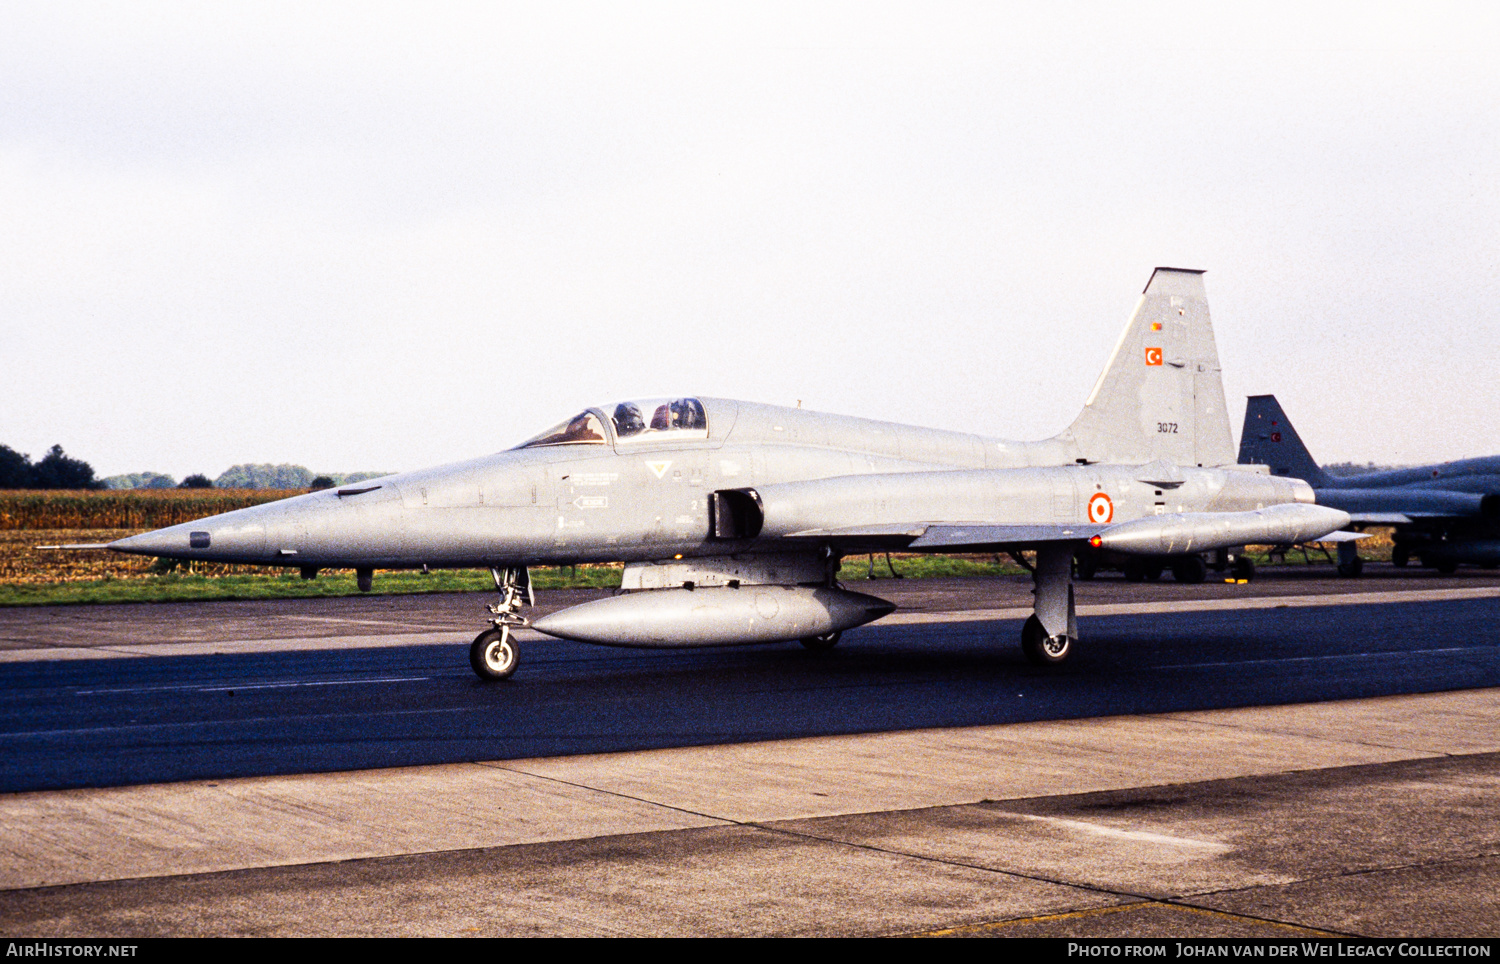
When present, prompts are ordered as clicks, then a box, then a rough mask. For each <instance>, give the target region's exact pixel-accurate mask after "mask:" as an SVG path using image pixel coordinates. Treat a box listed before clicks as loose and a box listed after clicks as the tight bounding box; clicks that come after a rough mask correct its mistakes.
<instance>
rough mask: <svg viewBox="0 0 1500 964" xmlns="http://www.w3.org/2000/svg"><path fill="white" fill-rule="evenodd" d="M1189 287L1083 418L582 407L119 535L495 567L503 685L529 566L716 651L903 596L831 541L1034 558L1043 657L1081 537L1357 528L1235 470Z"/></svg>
mask: <svg viewBox="0 0 1500 964" xmlns="http://www.w3.org/2000/svg"><path fill="white" fill-rule="evenodd" d="M1233 455H1234V445H1233V440H1232V439H1231V437H1230V431H1229V420H1228V415H1227V413H1226V411H1225V405H1224V389H1223V385H1222V383H1221V380H1220V375H1219V359H1218V351H1217V349H1216V347H1215V345H1214V337H1213V327H1212V325H1211V323H1210V321H1209V316H1208V303H1207V300H1206V298H1205V295H1204V290H1203V279H1202V273H1201V272H1198V271H1184V270H1179V269H1172V268H1158V269H1157V270H1156V271H1155V272H1154V273H1153V275H1152V277H1151V280H1150V282H1149V284H1148V285H1147V286H1146V289H1145V292H1144V293H1143V294H1142V296H1141V299H1140V301H1139V303H1138V304H1137V306H1136V310H1135V313H1134V314H1133V315H1132V317H1131V319H1130V322H1129V323H1128V324H1127V325H1126V328H1125V331H1124V333H1123V334H1122V335H1121V336H1120V341H1119V343H1118V345H1117V346H1116V348H1115V352H1114V355H1113V356H1112V357H1111V359H1110V361H1109V364H1108V366H1107V367H1106V368H1105V371H1104V373H1103V374H1102V375H1101V376H1100V378H1099V381H1098V382H1097V384H1096V385H1095V386H1094V390H1093V393H1092V394H1091V395H1090V396H1089V399H1088V402H1087V403H1086V404H1085V405H1084V407H1083V411H1082V413H1081V414H1080V415H1079V416H1078V418H1077V419H1076V420H1075V421H1074V422H1073V424H1072V425H1071V426H1070V427H1069V428H1068V429H1067V430H1066V431H1064V432H1063V433H1062V434H1060V435H1058V436H1056V437H1055V438H1051V439H1046V440H1044V441H1040V442H1007V441H1001V440H998V439H991V438H984V437H981V436H978V435H970V434H966V433H963V432H948V431H937V430H933V429H924V428H916V427H912V426H907V425H898V424H894V423H891V422H880V421H871V420H867V419H860V418H849V417H844V416H838V415H824V414H817V413H814V412H807V411H802V410H799V409H787V408H779V407H774V406H770V405H757V404H752V403H748V402H734V401H728V400H724V399H715V398H692V397H678V398H658V399H647V400H640V401H632V402H621V403H619V404H616V405H612V406H604V407H601V408H592V409H588V410H586V411H583V412H580V413H578V414H577V415H575V416H573V417H572V418H569V419H567V420H566V421H563V422H561V423H559V424H558V425H556V426H554V427H553V428H550V429H548V430H547V431H545V432H542V433H541V434H539V435H537V436H536V437H534V438H532V439H530V440H529V441H527V442H523V443H522V444H521V445H519V446H517V447H516V448H514V449H511V450H510V451H506V452H500V453H498V454H496V455H490V456H486V457H484V458H479V459H474V460H472V461H468V462H461V463H458V464H455V465H448V466H443V467H441V468H435V469H429V470H426V471H420V472H410V473H405V474H401V475H392V476H388V477H385V478H381V479H372V480H370V481H367V482H361V483H359V484H356V485H348V486H344V487H342V488H338V489H329V490H325V491H323V492H315V493H310V494H308V495H303V496H297V497H295V498H292V499H287V500H284V501H282V502H276V503H271V504H269V505H263V506H257V507H254V508H250V509H241V510H238V511H235V512H228V513H225V514H223V515H218V516H214V517H212V518H208V519H204V520H201V521H198V522H192V523H187V524H184V525H179V526H173V527H170V528H166V529H159V530H157V531H155V532H149V533H145V534H143V535H138V536H132V537H130V538H127V539H121V540H119V541H118V542H115V543H112V544H111V546H110V547H111V548H113V549H116V550H119V551H121V552H134V553H141V554H145V555H152V556H168V557H173V558H181V559H213V560H222V561H232V562H248V563H260V564H272V565H284V566H298V567H301V569H302V571H303V575H304V576H307V577H309V578H310V577H311V576H313V575H315V574H316V572H317V570H318V568H319V567H340V568H353V569H354V570H355V571H356V573H357V575H358V578H359V582H360V587H361V588H366V589H367V588H369V586H370V581H371V578H372V574H373V571H374V570H375V569H393V568H418V567H422V566H430V567H433V568H443V567H446V568H467V567H474V566H487V567H490V569H491V571H492V572H493V573H494V575H495V584H496V588H497V589H498V590H499V591H500V601H499V603H497V604H496V605H493V606H491V607H490V611H491V614H492V615H493V619H492V620H491V622H492V623H493V628H492V629H488V630H486V631H485V632H483V633H481V634H480V635H479V637H478V638H477V639H475V641H474V644H473V646H472V647H471V648H470V662H471V664H472V665H473V667H474V671H475V672H476V673H477V674H478V675H479V676H480V677H481V678H485V679H499V678H504V677H507V676H509V675H510V674H511V673H512V672H513V671H514V670H515V666H516V660H517V656H518V650H517V648H516V643H515V640H514V638H513V636H512V634H511V630H512V629H513V628H514V627H516V626H521V625H528V623H527V621H526V620H525V619H524V618H523V617H522V616H521V615H520V608H521V606H522V604H523V603H524V602H526V601H527V600H528V599H529V597H530V581H529V579H528V577H527V570H526V567H527V566H532V565H563V564H575V563H584V562H607V561H622V562H624V563H625V571H624V576H623V588H624V590H625V592H624V593H623V594H621V595H618V596H615V597H612V598H609V599H601V600H595V601H593V602H589V603H585V604H583V605H580V606H575V607H573V608H571V609H566V610H563V611H561V612H558V613H553V614H551V615H548V616H546V617H544V618H541V619H538V620H536V622H535V623H534V624H531V625H534V627H535V628H536V629H538V630H540V631H542V632H544V633H547V634H550V635H553V636H559V637H563V638H567V639H575V640H582V641H586V642H592V643H601V644H604V645H617V646H657V647H681V646H711V645H722V644H727V643H752V642H774V641H786V640H801V641H802V642H803V643H804V644H805V645H807V646H809V647H811V648H822V647H827V646H832V645H833V644H834V643H836V642H837V641H838V638H839V635H840V633H842V632H843V631H844V630H846V629H850V628H852V627H854V626H859V625H861V624H863V623H867V622H869V621H871V620H874V619H878V618H879V617H880V616H883V615H885V614H886V613H888V612H890V611H891V609H892V608H894V607H893V606H892V605H891V604H890V603H888V602H885V601H884V600H881V599H876V598H875V597H873V596H867V595H864V594H862V593H856V592H850V591H848V590H846V589H843V588H842V587H841V586H839V584H838V582H837V579H836V577H837V573H838V569H839V560H840V558H841V557H842V556H843V555H845V554H846V553H865V552H876V551H888V550H903V551H909V552H935V553H944V552H974V551H985V552H991V551H1013V552H1014V551H1020V550H1034V551H1035V553H1036V557H1035V558H1036V562H1035V566H1034V572H1033V579H1034V581H1035V596H1036V605H1035V613H1034V614H1033V615H1032V617H1031V618H1030V619H1028V620H1027V622H1026V625H1025V627H1024V629H1023V630H1022V634H1021V641H1022V646H1023V649H1024V650H1025V652H1026V655H1027V657H1028V658H1029V659H1031V660H1032V661H1033V662H1036V663H1039V664H1053V663H1059V662H1061V661H1063V660H1064V659H1066V658H1067V656H1068V654H1069V652H1070V651H1071V649H1072V645H1073V641H1074V640H1076V639H1077V637H1078V624H1077V617H1076V614H1075V609H1074V604H1073V587H1072V575H1071V564H1072V559H1073V554H1074V551H1075V549H1076V548H1077V547H1078V546H1079V545H1081V544H1083V543H1085V542H1088V543H1089V544H1091V545H1093V546H1094V547H1095V548H1100V547H1103V548H1107V549H1110V550H1115V551H1120V552H1125V553H1138V554H1144V555H1152V556H1161V555H1171V554H1181V553H1190V552H1198V551H1202V550H1206V549H1214V548H1218V547H1221V546H1232V545H1243V544H1245V543H1247V542H1257V543H1264V542H1272V543H1279V542H1289V541H1300V540H1303V539H1311V538H1314V537H1317V536H1321V535H1323V534H1325V533H1328V532H1330V531H1332V530H1334V529H1337V528H1338V527H1339V526H1341V525H1343V524H1345V523H1346V522H1347V521H1348V516H1347V515H1345V514H1344V513H1343V512H1339V511H1337V510H1334V509H1329V508H1324V507H1321V506H1317V505H1313V504H1311V503H1312V502H1313V493H1312V489H1311V488H1309V487H1308V486H1307V484H1306V483H1305V482H1301V481H1295V480H1291V479H1280V478H1272V477H1271V476H1270V475H1269V474H1267V473H1265V472H1264V471H1257V470H1253V469H1246V468H1243V467H1239V466H1236V465H1234V464H1233Z"/></svg>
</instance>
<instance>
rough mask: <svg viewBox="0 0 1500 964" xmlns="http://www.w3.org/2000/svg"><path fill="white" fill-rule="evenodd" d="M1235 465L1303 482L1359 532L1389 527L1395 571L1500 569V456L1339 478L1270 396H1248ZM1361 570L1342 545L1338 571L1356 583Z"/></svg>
mask: <svg viewBox="0 0 1500 964" xmlns="http://www.w3.org/2000/svg"><path fill="white" fill-rule="evenodd" d="M1239 460H1240V462H1242V463H1245V464H1247V465H1264V466H1267V467H1269V468H1270V470H1271V474H1272V475H1275V476H1282V477H1286V478H1295V479H1303V480H1305V481H1307V482H1308V483H1310V484H1311V485H1312V487H1313V491H1314V492H1316V493H1317V497H1318V504H1319V505H1327V506H1332V507H1333V508H1335V509H1342V510H1344V511H1345V512H1347V513H1349V515H1350V517H1351V519H1352V520H1353V523H1354V524H1355V525H1356V526H1367V525H1389V526H1393V527H1394V528H1395V546H1394V547H1393V548H1392V549H1391V562H1393V563H1395V564H1396V565H1398V566H1404V565H1406V564H1407V562H1408V561H1409V560H1411V559H1412V558H1413V557H1415V558H1417V559H1420V560H1421V562H1422V565H1424V566H1432V567H1433V568H1435V569H1437V570H1438V571H1439V572H1452V571H1453V570H1455V569H1457V568H1458V565H1459V563H1464V562H1467V563H1477V564H1479V565H1484V566H1494V565H1497V564H1500V456H1494V455H1491V456H1487V457H1485V458H1477V459H1462V460H1460V461H1457V462H1443V463H1441V464H1438V465H1422V466H1417V467H1415V468H1406V469H1394V470H1391V471H1388V472H1370V473H1367V474H1364V475H1355V476H1348V477H1345V478H1338V477H1335V476H1332V475H1329V474H1328V473H1327V472H1324V471H1323V470H1322V469H1321V468H1319V467H1318V463H1317V462H1315V461H1314V460H1313V457H1312V455H1311V453H1309V452H1308V451H1307V446H1306V445H1304V444H1303V443H1302V438H1301V437H1300V436H1299V435H1298V434H1297V430H1296V429H1295V428H1293V427H1292V422H1291V419H1289V418H1287V417H1286V413H1285V412H1283V411H1282V410H1281V404H1280V403H1279V402H1277V401H1276V396H1275V395H1251V396H1250V397H1249V399H1248V400H1247V403H1246V406H1245V428H1244V431H1243V432H1241V433H1240V458H1239ZM1363 566H1364V563H1363V562H1362V560H1361V559H1360V557H1359V555H1358V553H1357V552H1356V551H1355V543H1353V542H1340V543H1339V572H1340V573H1342V574H1343V575H1345V576H1357V575H1359V573H1360V571H1361V570H1362V569H1363Z"/></svg>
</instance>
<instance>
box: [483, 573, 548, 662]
mask: <svg viewBox="0 0 1500 964" xmlns="http://www.w3.org/2000/svg"><path fill="white" fill-rule="evenodd" d="M490 575H491V576H493V577H494V579H495V589H496V591H498V592H499V593H500V601H499V602H498V603H495V604H494V605H492V606H490V607H489V610H490V614H491V615H492V616H494V619H493V620H491V621H492V622H493V623H494V624H495V628H494V629H486V630H485V631H484V632H482V633H480V634H479V635H478V636H477V637H475V639H474V643H473V645H471V646H470V647H469V665H470V666H472V667H474V673H475V675H476V676H478V677H479V678H480V679H482V680H485V681H491V680H501V679H507V678H508V677H509V676H510V675H511V674H512V673H514V672H515V671H516V664H517V663H519V662H520V661H521V649H520V647H519V646H517V645H516V639H515V636H514V631H515V630H517V629H520V628H521V627H522V626H526V625H529V624H528V623H527V621H526V617H524V616H522V615H521V614H520V611H519V610H520V608H521V606H522V605H523V604H524V605H532V604H533V603H534V602H535V599H534V597H533V595H532V592H531V573H530V572H528V571H527V569H526V567H525V566H518V567H506V568H503V569H501V568H495V569H491V570H490Z"/></svg>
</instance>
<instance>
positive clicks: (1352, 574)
mask: <svg viewBox="0 0 1500 964" xmlns="http://www.w3.org/2000/svg"><path fill="white" fill-rule="evenodd" d="M1364 571H1365V561H1364V560H1363V559H1361V558H1360V557H1359V556H1355V557H1354V558H1353V559H1351V560H1349V561H1348V562H1341V563H1339V575H1341V576H1343V577H1344V578H1345V579H1357V578H1359V574H1360V573H1362V572H1364Z"/></svg>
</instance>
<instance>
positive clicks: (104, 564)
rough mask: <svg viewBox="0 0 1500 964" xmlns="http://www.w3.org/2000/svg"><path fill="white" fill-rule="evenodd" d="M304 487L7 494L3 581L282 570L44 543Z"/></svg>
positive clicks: (225, 508) (139, 526) (189, 515)
mask: <svg viewBox="0 0 1500 964" xmlns="http://www.w3.org/2000/svg"><path fill="white" fill-rule="evenodd" d="M300 494H301V493H300V492H296V491H292V492H283V491H280V490H269V489H134V490H128V491H116V492H76V491H17V490H11V491H3V492H0V583H10V584H21V585H34V584H41V583H55V582H77V581H81V580H92V579H102V578H116V579H119V578H130V577H145V576H151V575H155V574H157V573H160V572H162V571H164V570H166V569H173V570H175V571H178V572H194V573H200V574H203V575H215V576H218V575H229V574H232V573H262V572H263V573H279V572H284V571H285V570H282V569H276V568H272V567H261V566H230V565H222V564H217V563H202V562H194V563H180V564H173V563H166V562H159V561H157V560H154V559H150V558H147V557H144V556H127V555H123V554H121V553H117V552H106V551H103V550H99V549H92V550H88V549H37V548H36V547H37V546H42V545H67V544H76V543H103V542H112V541H114V540H115V539H121V538H124V537H125V536H129V535H134V534H136V533H138V532H146V531H149V530H151V529H160V528H162V527H164V526H170V525H177V524H178V523H181V522H191V521H193V520H194V519H201V518H203V517H204V516H210V515H215V514H217V513H220V512H229V511H231V510H233V509H243V508H246V507H247V506H252V505H260V504H262V503H264V502H273V501H275V500H277V499H284V498H286V497H288V496H292V495H300Z"/></svg>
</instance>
